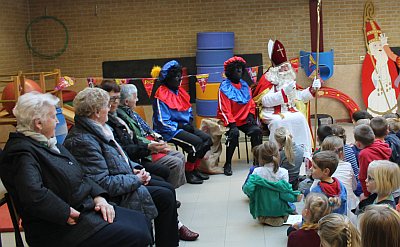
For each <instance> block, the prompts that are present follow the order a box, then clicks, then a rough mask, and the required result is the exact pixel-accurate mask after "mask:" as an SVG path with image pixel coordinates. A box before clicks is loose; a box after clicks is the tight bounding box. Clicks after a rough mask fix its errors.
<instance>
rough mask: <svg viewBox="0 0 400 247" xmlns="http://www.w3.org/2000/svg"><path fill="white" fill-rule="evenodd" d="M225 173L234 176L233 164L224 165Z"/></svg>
mask: <svg viewBox="0 0 400 247" xmlns="http://www.w3.org/2000/svg"><path fill="white" fill-rule="evenodd" d="M224 174H225V175H226V176H232V165H231V164H225V165H224Z"/></svg>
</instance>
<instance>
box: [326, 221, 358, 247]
mask: <svg viewBox="0 0 400 247" xmlns="http://www.w3.org/2000/svg"><path fill="white" fill-rule="evenodd" d="M318 225H319V226H318V235H319V237H320V239H321V246H330V247H360V246H361V245H360V244H361V239H360V233H359V232H358V230H357V228H356V227H355V226H354V225H353V223H351V221H350V220H349V218H347V216H345V215H341V214H335V213H333V214H328V215H327V216H325V217H323V218H322V219H320V220H319V222H318Z"/></svg>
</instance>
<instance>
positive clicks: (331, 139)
mask: <svg viewBox="0 0 400 247" xmlns="http://www.w3.org/2000/svg"><path fill="white" fill-rule="evenodd" d="M321 150H322V151H333V152H335V153H336V154H337V155H338V157H339V163H338V166H337V168H336V170H335V172H334V173H333V174H332V177H335V178H337V179H339V181H340V182H341V183H342V184H343V185H344V187H345V188H346V192H347V207H348V209H349V210H347V212H348V213H349V212H350V210H352V209H355V208H356V207H357V205H358V202H359V200H358V198H357V196H356V195H355V194H354V192H353V191H354V190H356V188H357V180H356V177H355V175H354V171H353V168H352V167H351V164H350V163H349V162H345V161H343V158H344V149H343V140H342V139H341V138H339V137H337V136H328V137H326V138H325V140H324V141H323V142H322V145H321ZM319 182H320V181H319V180H318V179H316V180H314V183H313V185H312V186H311V190H312V189H313V188H314V187H315V186H317V184H318V183H319Z"/></svg>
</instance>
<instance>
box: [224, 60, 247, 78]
mask: <svg viewBox="0 0 400 247" xmlns="http://www.w3.org/2000/svg"><path fill="white" fill-rule="evenodd" d="M238 67H242V71H244V70H245V68H246V61H245V60H244V59H243V58H241V57H236V56H235V57H231V58H229V59H228V60H226V61H225V63H224V70H225V75H226V77H228V78H230V77H231V75H232V73H233V72H234V71H235V69H236V68H238Z"/></svg>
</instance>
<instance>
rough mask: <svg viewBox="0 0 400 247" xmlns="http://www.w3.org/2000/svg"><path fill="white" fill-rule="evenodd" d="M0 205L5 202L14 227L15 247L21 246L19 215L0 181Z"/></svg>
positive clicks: (22, 243) (0, 244)
mask: <svg viewBox="0 0 400 247" xmlns="http://www.w3.org/2000/svg"><path fill="white" fill-rule="evenodd" d="M0 198H1V199H0V206H2V205H4V204H7V207H8V211H9V213H10V217H11V221H12V224H13V228H14V235H15V245H16V246H17V247H23V246H24V242H23V241H22V237H21V232H20V227H19V216H18V214H17V211H16V210H15V207H14V203H13V200H12V198H11V196H10V195H9V194H8V193H7V190H6V188H5V187H4V185H3V183H2V182H1V181H0ZM1 232H8V231H0V233H1ZM1 246H2V243H1V234H0V247H1Z"/></svg>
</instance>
